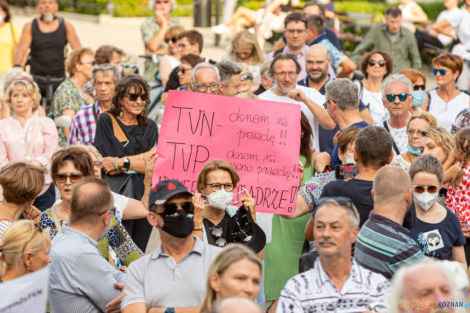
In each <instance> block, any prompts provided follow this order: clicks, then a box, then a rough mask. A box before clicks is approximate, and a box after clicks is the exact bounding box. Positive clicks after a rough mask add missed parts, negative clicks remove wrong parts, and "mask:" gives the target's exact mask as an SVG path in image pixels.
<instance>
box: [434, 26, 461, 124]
mask: <svg viewBox="0 0 470 313" xmlns="http://www.w3.org/2000/svg"><path fill="white" fill-rule="evenodd" d="M469 26H470V25H469ZM429 94H430V96H431V104H430V106H429V113H431V114H432V115H434V117H435V118H436V119H437V126H438V127H443V128H445V129H446V130H447V131H448V132H450V131H451V128H452V124H453V123H454V122H455V119H456V118H457V115H458V114H459V113H460V112H462V111H463V110H465V109H468V108H469V106H470V96H469V95H467V94H466V93H463V92H461V93H460V94H459V95H458V96H457V97H455V98H454V99H452V100H450V101H449V102H448V103H446V102H445V101H444V100H442V98H441V97H439V96H438V94H437V92H436V89H434V90H431V92H430V93H429Z"/></svg>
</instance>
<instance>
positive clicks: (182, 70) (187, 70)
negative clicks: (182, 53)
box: [179, 67, 193, 75]
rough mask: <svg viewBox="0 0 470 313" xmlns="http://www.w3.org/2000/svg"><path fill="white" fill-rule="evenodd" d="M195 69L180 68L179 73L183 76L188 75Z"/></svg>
mask: <svg viewBox="0 0 470 313" xmlns="http://www.w3.org/2000/svg"><path fill="white" fill-rule="evenodd" d="M192 70H193V69H192V68H184V67H180V68H179V71H180V72H181V74H183V75H184V74H186V72H191V71H192Z"/></svg>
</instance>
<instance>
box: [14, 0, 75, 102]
mask: <svg viewBox="0 0 470 313" xmlns="http://www.w3.org/2000/svg"><path fill="white" fill-rule="evenodd" d="M58 9H59V5H58V4H57V1H56V0H39V1H38V4H37V10H38V11H39V14H40V17H38V18H35V19H34V20H33V21H32V22H30V23H27V24H26V25H25V26H24V28H23V32H22V34H21V38H20V41H19V43H18V48H17V51H16V55H15V61H14V63H15V66H21V67H24V66H25V64H26V61H27V55H28V51H29V54H30V60H29V65H30V66H31V74H32V75H33V78H34V81H35V82H36V83H37V84H38V85H39V89H40V90H41V97H43V98H44V97H46V96H49V97H51V98H52V95H53V93H54V91H55V90H56V89H57V87H58V86H59V85H60V83H61V82H62V81H63V80H64V79H65V65H64V63H65V55H64V47H65V45H67V43H69V44H70V47H71V48H72V49H73V50H74V49H77V48H79V47H80V41H79V40H78V36H77V34H76V32H75V29H74V28H73V26H72V25H71V24H70V23H68V22H66V21H64V19H63V18H60V17H57V16H55V13H56V12H57V10H58ZM50 84H52V91H51V92H52V93H51V94H47V93H46V91H47V89H48V86H49V85H50ZM48 101H49V99H48Z"/></svg>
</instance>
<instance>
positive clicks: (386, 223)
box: [354, 211, 424, 279]
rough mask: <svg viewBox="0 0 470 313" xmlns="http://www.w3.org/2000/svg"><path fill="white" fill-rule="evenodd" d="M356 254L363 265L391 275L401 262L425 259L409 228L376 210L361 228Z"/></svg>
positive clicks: (390, 276)
mask: <svg viewBox="0 0 470 313" xmlns="http://www.w3.org/2000/svg"><path fill="white" fill-rule="evenodd" d="M354 257H355V259H356V261H357V262H358V263H359V264H360V265H362V266H363V267H365V268H367V269H369V270H371V271H373V272H377V273H380V274H382V275H384V276H385V277H387V278H388V279H391V278H392V276H393V274H394V273H395V272H396V271H397V270H398V269H399V268H400V267H401V266H403V265H405V264H412V263H417V262H420V261H423V260H424V255H423V253H422V252H421V249H420V248H419V246H418V244H417V243H416V242H415V241H414V240H413V238H411V237H410V236H409V230H408V229H406V228H405V227H403V226H401V225H399V224H397V223H395V222H394V221H392V220H390V219H388V218H386V217H385V216H382V215H378V214H375V213H374V212H373V211H372V212H371V213H370V215H369V219H368V220H367V221H366V222H365V223H364V225H362V228H361V230H360V231H359V235H358V236H357V240H356V246H355V252H354Z"/></svg>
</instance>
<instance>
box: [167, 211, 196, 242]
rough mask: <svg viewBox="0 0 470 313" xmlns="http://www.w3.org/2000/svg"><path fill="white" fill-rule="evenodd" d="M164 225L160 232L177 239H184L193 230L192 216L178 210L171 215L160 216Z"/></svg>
mask: <svg viewBox="0 0 470 313" xmlns="http://www.w3.org/2000/svg"><path fill="white" fill-rule="evenodd" d="M160 216H161V217H162V218H163V222H164V225H163V227H162V230H164V231H165V232H167V233H169V234H170V235H172V236H175V237H177V238H185V237H188V236H189V235H191V233H192V232H193V230H194V220H193V216H194V215H193V214H192V213H188V212H186V211H185V210H178V211H176V212H175V213H173V214H164V213H163V214H160Z"/></svg>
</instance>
